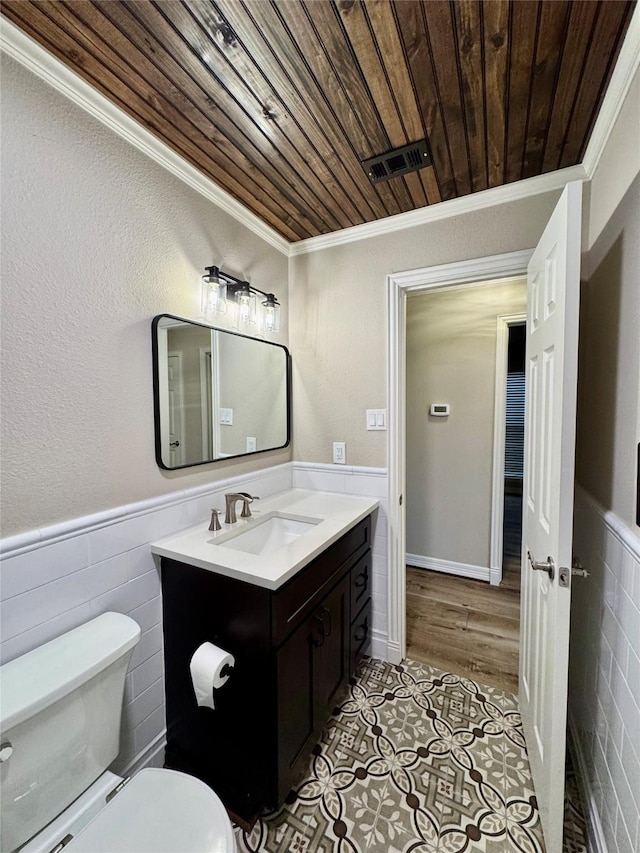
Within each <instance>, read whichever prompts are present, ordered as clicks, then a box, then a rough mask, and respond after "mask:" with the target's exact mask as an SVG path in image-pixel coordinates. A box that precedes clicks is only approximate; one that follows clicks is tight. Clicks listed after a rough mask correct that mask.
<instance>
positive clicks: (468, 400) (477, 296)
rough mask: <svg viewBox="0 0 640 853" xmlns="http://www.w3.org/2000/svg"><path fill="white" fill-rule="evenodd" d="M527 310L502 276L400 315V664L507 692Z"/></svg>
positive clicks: (513, 683) (515, 640)
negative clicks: (403, 659)
mask: <svg viewBox="0 0 640 853" xmlns="http://www.w3.org/2000/svg"><path fill="white" fill-rule="evenodd" d="M526 302H527V292H526V279H525V278H524V277H509V278H505V279H497V280H489V281H482V282H479V283H475V282H474V283H469V284H466V285H465V286H464V287H455V286H454V287H444V288H439V289H433V290H429V291H428V292H426V293H418V294H412V295H410V296H409V298H408V299H407V312H406V493H405V495H406V503H405V506H406V565H407V569H406V578H407V587H406V601H407V610H406V619H407V656H408V657H409V658H412V659H414V660H418V661H420V662H422V663H427V664H430V665H432V666H436V667H437V668H438V669H441V670H444V671H453V672H457V673H463V674H466V675H467V676H468V677H469V678H472V679H476V680H478V681H480V682H483V683H486V684H489V685H491V686H495V687H497V688H499V689H503V690H508V691H509V692H517V684H518V657H519V611H520V601H519V590H520V584H519V568H520V565H519V551H518V550H517V543H516V542H515V541H514V539H515V535H514V534H515V533H516V531H515V530H514V527H516V528H517V527H518V526H519V525H518V523H517V522H518V519H517V518H515V517H514V516H515V515H516V514H517V505H518V500H519V499H520V496H521V494H522V485H521V483H522V467H523V454H522V440H523V435H524V431H523V427H524V421H523V420H522V416H523V414H524V405H523V403H524V398H523V390H524V382H523V381H520V378H521V373H522V368H523V367H524V350H523V348H522V346H521V344H523V343H524V334H523V331H524V326H523V325H522V324H523V322H524V320H525V316H526ZM518 480H519V484H518ZM518 485H519V489H518ZM518 491H519V495H518V494H517V493H518ZM506 536H508V542H507V552H509V553H506V552H505V554H504V563H503V552H504V551H505V548H504V545H505V537H506ZM511 551H513V552H514V556H515V559H510V556H509V555H510V553H511ZM503 565H504V566H505V567H506V568H510V569H512V571H511V572H507V573H506V576H505V577H504V579H503ZM501 581H502V585H501V587H500V588H499V589H496V588H495V586H497V585H498V584H499V583H500V582H501ZM489 584H493V585H494V586H493V587H492V586H490V585H489Z"/></svg>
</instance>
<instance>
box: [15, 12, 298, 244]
mask: <svg viewBox="0 0 640 853" xmlns="http://www.w3.org/2000/svg"><path fill="white" fill-rule="evenodd" d="M0 48H1V49H2V50H4V51H5V52H6V53H7V54H8V55H9V56H11V57H12V58H13V59H15V60H16V61H17V62H20V63H21V64H22V65H24V66H25V67H26V68H28V69H29V71H31V72H32V73H34V74H35V75H36V76H38V77H40V78H41V79H42V80H44V81H45V82H46V83H49V85H50V86H53V88H54V89H56V90H57V91H58V92H60V93H61V94H63V95H64V96H65V97H67V98H69V100H71V101H73V103H75V104H77V105H78V106H79V107H82V109H83V110H85V111H86V112H88V113H89V114H90V115H92V116H93V117H94V118H97V119H98V121H100V122H102V124H104V125H106V126H107V127H108V128H109V129H110V130H113V131H114V132H115V133H117V134H118V136H121V137H122V138H123V139H125V140H126V141H127V142H130V143H131V145H133V146H135V147H136V148H137V149H138V150H139V151H142V153H143V154H146V155H147V156H148V157H150V158H151V159H152V160H154V161H155V162H156V163H159V164H160V166H162V167H163V168H165V169H166V170H167V171H168V172H171V173H172V174H173V175H175V176H176V177H177V178H179V179H180V180H181V181H184V183H185V184H187V185H188V186H190V187H191V188H192V189H194V190H196V192H198V193H200V195H202V196H204V198H206V199H208V200H209V201H211V202H213V204H215V205H216V206H217V207H219V208H220V209H221V210H224V211H225V213H228V214H229V215H230V216H232V217H233V218H234V219H235V220H237V221H238V222H240V223H241V224H242V225H244V226H245V227H246V228H248V229H249V230H250V231H253V233H254V234H257V236H258V237H260V238H261V239H263V240H264V241H265V242H266V243H269V245H270V246H273V248H274V249H277V250H278V251H279V252H282V253H283V254H284V255H288V254H289V245H290V244H289V241H288V240H286V239H285V238H284V237H282V236H281V235H280V234H278V233H277V231H275V230H274V229H273V228H271V227H269V226H268V225H267V224H266V223H265V222H263V221H262V219H260V218H259V217H258V216H256V214H255V213H253V212H252V211H250V210H249V209H248V208H246V207H245V206H244V205H243V204H241V203H240V202H239V201H237V200H236V199H235V198H234V197H233V196H232V195H231V194H230V193H228V192H226V190H223V189H222V187H219V186H218V185H217V184H215V183H214V182H213V181H212V180H211V179H210V178H206V177H205V176H204V175H203V174H202V173H201V172H199V171H198V170H197V169H195V168H194V167H193V166H192V165H191V164H190V163H187V161H186V160H185V159H184V158H183V157H181V156H180V155H179V154H176V152H175V151H173V150H172V149H171V148H169V146H168V145H166V144H165V143H164V142H161V141H160V140H159V139H158V138H157V137H156V136H154V135H153V134H152V133H150V132H149V131H148V130H146V129H145V128H144V127H142V125H141V124H139V123H138V122H137V121H135V120H134V119H132V118H131V117H130V116H128V115H127V113H125V112H124V110H121V109H120V107H117V106H116V105H115V104H113V103H112V102H111V101H110V100H109V99H108V98H106V97H105V96H104V95H103V94H101V93H100V92H98V90H97V89H94V88H93V86H90V85H89V84H88V83H86V82H85V81H84V80H83V79H82V78H81V77H79V76H78V75H77V74H76V73H75V72H73V71H71V69H69V68H67V66H66V65H64V64H63V63H62V62H60V60H59V59H56V57H55V56H53V55H52V54H50V53H49V52H48V51H47V50H45V49H44V48H43V47H42V46H41V45H39V44H38V43H37V42H36V41H34V40H33V39H32V38H30V36H28V35H27V34H26V33H24V32H22V30H21V29H19V28H18V27H17V26H15V25H14V24H12V23H11V22H10V21H8V20H7V19H6V18H4V17H3V18H2V26H1V27H0Z"/></svg>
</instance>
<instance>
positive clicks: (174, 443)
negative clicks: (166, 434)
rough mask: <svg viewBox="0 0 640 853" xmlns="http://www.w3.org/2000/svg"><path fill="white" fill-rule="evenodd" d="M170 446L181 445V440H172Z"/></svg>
mask: <svg viewBox="0 0 640 853" xmlns="http://www.w3.org/2000/svg"><path fill="white" fill-rule="evenodd" d="M169 447H180V442H179V441H170V442H169Z"/></svg>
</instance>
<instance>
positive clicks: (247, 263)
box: [0, 56, 291, 535]
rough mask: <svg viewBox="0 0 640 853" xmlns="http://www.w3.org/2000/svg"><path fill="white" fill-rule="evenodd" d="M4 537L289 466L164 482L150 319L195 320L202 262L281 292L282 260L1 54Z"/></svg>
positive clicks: (253, 465)
mask: <svg viewBox="0 0 640 853" xmlns="http://www.w3.org/2000/svg"><path fill="white" fill-rule="evenodd" d="M1 108H2V125H1V132H2V162H1V167H2V259H1V262H2V315H3V316H2V323H3V327H2V363H3V369H2V377H1V379H2V389H1V390H2V401H3V406H2V452H3V465H2V473H1V477H2V480H1V484H0V485H1V487H2V496H3V514H2V515H3V517H2V525H3V534H4V535H9V534H14V533H18V532H20V531H27V530H30V529H32V528H37V527H41V526H43V525H47V524H52V523H54V522H58V521H63V520H65V519H70V518H73V517H75V516H78V515H85V514H86V513H87V512H96V511H98V510H105V509H109V508H111V507H115V506H120V505H123V504H127V503H130V502H132V501H138V500H142V499H145V498H148V497H149V496H154V495H161V494H166V493H169V492H172V491H175V490H176V489H179V488H186V487H188V486H193V485H197V484H200V483H205V482H209V481H211V480H213V479H215V478H218V477H221V476H229V475H230V474H231V473H236V472H241V471H247V470H255V469H257V468H262V467H264V466H265V465H270V464H274V463H278V462H282V461H285V460H288V459H290V458H291V454H290V452H288V451H283V452H279V453H275V454H271V455H269V456H259V457H256V458H255V459H253V460H251V461H242V462H234V463H233V464H232V465H225V466H221V465H220V464H215V465H207V466H204V467H202V468H195V469H190V470H186V471H179V472H163V471H161V470H160V469H159V468H158V467H157V465H156V463H155V458H154V439H153V397H152V377H151V319H152V318H153V316H154V315H155V314H159V313H162V312H169V313H173V314H177V315H181V316H185V317H188V318H192V319H197V317H198V315H199V313H200V284H199V279H200V275H201V274H202V273H203V271H204V267H205V265H209V264H212V263H217V264H219V265H220V266H221V267H223V268H224V269H225V270H228V271H229V272H231V273H233V274H235V275H238V276H241V277H242V278H246V279H249V280H250V281H253V282H254V283H255V284H256V286H258V287H262V288H263V289H267V290H271V289H273V290H274V291H275V292H276V293H277V296H278V298H279V299H280V300H283V315H282V328H283V332H282V333H281V334H280V335H279V336H277V337H276V340H277V341H278V342H281V343H286V342H287V308H286V302H287V259H286V257H285V256H284V255H283V254H282V253H280V252H278V251H277V250H276V249H274V248H273V247H271V246H270V245H268V244H267V243H266V242H264V241H263V240H261V239H260V238H259V237H257V236H256V235H255V234H253V233H252V232H250V231H249V230H248V229H247V228H245V227H244V226H242V225H240V224H239V223H238V222H237V221H236V220H234V219H232V218H231V217H230V216H229V215H227V214H226V213H224V212H222V211H221V210H220V209H219V208H218V207H216V206H215V205H213V204H212V203H211V202H209V201H207V200H206V199H204V198H203V197H202V196H201V195H199V194H198V193H197V192H195V191H194V190H193V189H191V188H190V187H188V186H186V185H185V184H184V183H182V182H181V181H180V180H178V179H177V178H176V177H174V176H173V175H171V174H169V173H168V172H167V171H166V170H164V169H163V168H161V167H160V166H159V165H158V164H156V163H154V162H152V161H151V160H150V159H149V158H147V157H146V156H145V155H143V154H142V153H141V152H140V151H138V150H137V149H135V148H134V147H132V146H131V145H130V144H128V143H127V142H125V141H124V140H123V139H121V138H120V137H119V136H117V135H116V134H115V133H114V132H113V131H111V130H109V129H108V128H106V127H105V126H104V125H102V124H101V123H100V122H98V121H97V120H96V119H94V118H92V117H90V116H89V115H88V114H87V113H86V112H84V111H83V110H82V109H80V107H78V106H76V105H74V104H73V103H72V102H71V101H69V100H67V99H66V98H65V97H63V96H62V95H61V94H59V93H58V92H56V91H55V90H53V89H52V88H51V87H50V86H48V85H47V84H46V83H44V82H43V81H41V80H40V79H39V78H37V77H35V76H34V75H33V74H31V73H30V72H29V71H27V70H26V69H25V68H23V67H22V66H20V65H18V64H17V63H15V62H14V61H13V60H11V59H9V58H7V57H6V56H3V58H2V103H1Z"/></svg>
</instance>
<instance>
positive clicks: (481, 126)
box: [453, 0, 488, 192]
mask: <svg viewBox="0 0 640 853" xmlns="http://www.w3.org/2000/svg"><path fill="white" fill-rule="evenodd" d="M453 13H454V18H455V28H456V42H457V45H458V57H459V64H460V82H461V86H462V98H463V103H464V113H465V123H466V127H467V133H468V136H469V159H470V169H471V187H472V190H473V192H477V191H479V190H485V189H486V188H487V186H488V177H487V154H486V143H487V137H486V122H485V110H486V104H485V69H484V44H483V19H482V7H481V4H480V3H479V2H478V0H460V2H457V3H455V4H454V6H453Z"/></svg>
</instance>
